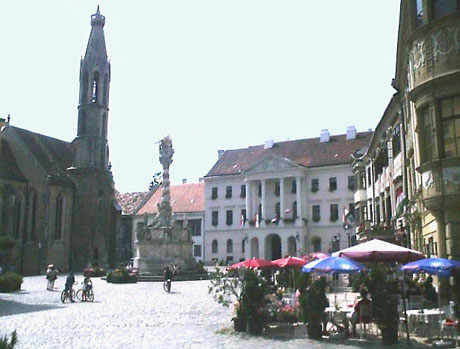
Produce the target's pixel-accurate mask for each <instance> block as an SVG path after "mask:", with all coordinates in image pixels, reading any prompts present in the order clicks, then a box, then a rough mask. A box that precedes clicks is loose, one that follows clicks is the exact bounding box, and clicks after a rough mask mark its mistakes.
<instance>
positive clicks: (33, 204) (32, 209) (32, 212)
mask: <svg viewBox="0 0 460 349" xmlns="http://www.w3.org/2000/svg"><path fill="white" fill-rule="evenodd" d="M36 217H37V192H36V191H35V189H32V190H31V191H30V193H29V212H28V217H27V221H28V223H29V231H28V234H27V236H26V238H28V239H29V240H35V237H36V233H35V225H36Z"/></svg>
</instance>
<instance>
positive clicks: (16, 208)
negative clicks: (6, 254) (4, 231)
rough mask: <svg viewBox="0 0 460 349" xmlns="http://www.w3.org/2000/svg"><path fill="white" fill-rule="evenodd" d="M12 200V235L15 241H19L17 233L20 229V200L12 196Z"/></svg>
mask: <svg viewBox="0 0 460 349" xmlns="http://www.w3.org/2000/svg"><path fill="white" fill-rule="evenodd" d="M13 200H14V204H13V233H14V236H15V237H16V239H19V231H20V229H21V199H19V198H18V197H17V196H14V198H13Z"/></svg>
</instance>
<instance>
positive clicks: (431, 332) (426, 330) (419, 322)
mask: <svg viewBox="0 0 460 349" xmlns="http://www.w3.org/2000/svg"><path fill="white" fill-rule="evenodd" d="M440 314H441V319H444V317H445V315H444V311H441V313H439V309H414V310H407V320H408V324H409V332H410V333H412V334H415V335H418V336H421V337H427V338H429V337H433V336H436V335H438V334H439V320H440V319H439V315H440Z"/></svg>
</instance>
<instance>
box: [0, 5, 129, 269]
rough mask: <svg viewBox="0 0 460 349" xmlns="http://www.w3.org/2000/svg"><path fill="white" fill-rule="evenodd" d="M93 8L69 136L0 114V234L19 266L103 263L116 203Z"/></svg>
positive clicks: (103, 57)
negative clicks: (75, 122)
mask: <svg viewBox="0 0 460 349" xmlns="http://www.w3.org/2000/svg"><path fill="white" fill-rule="evenodd" d="M104 25H105V17H104V16H102V15H101V14H100V12H99V8H98V9H97V13H96V14H94V15H92V16H91V33H90V36H89V41H88V46H87V49H86V53H85V56H84V58H82V60H81V65H80V98H79V106H78V127H77V136H76V138H75V139H74V140H73V141H72V142H70V143H69V142H66V141H62V140H58V139H55V138H51V137H48V136H45V135H41V134H37V133H34V132H32V131H28V130H24V129H21V128H18V127H15V126H13V125H12V124H11V122H10V120H9V118H8V119H7V120H5V119H0V130H1V131H0V155H1V156H0V235H8V236H11V237H13V238H15V239H16V242H17V243H16V246H15V248H14V251H13V262H14V265H15V267H16V269H17V270H19V271H20V272H22V273H24V274H34V273H38V272H40V271H42V270H43V269H44V268H45V267H46V265H47V264H48V263H53V264H55V265H56V266H58V267H59V268H61V269H63V270H68V269H75V270H78V269H80V268H83V267H86V266H88V265H92V264H96V263H97V264H99V265H101V266H111V265H112V264H113V262H114V253H115V237H116V231H117V230H118V229H119V216H120V208H119V207H118V205H117V204H116V201H115V199H114V182H113V177H112V174H111V171H110V165H109V151H108V141H107V123H108V103H109V86H110V63H109V61H108V58H107V51H106V46H105V38H104V30H103V28H104Z"/></svg>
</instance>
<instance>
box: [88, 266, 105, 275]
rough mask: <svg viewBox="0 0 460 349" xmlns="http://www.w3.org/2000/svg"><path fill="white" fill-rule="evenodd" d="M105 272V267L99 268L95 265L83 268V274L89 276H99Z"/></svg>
mask: <svg viewBox="0 0 460 349" xmlns="http://www.w3.org/2000/svg"><path fill="white" fill-rule="evenodd" d="M106 274H107V272H106V271H105V269H102V268H99V267H95V268H86V269H85V270H83V275H84V276H87V275H88V276H90V277H101V276H105V275H106Z"/></svg>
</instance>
